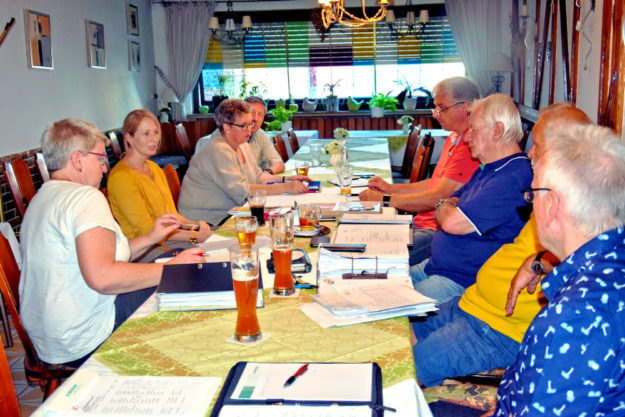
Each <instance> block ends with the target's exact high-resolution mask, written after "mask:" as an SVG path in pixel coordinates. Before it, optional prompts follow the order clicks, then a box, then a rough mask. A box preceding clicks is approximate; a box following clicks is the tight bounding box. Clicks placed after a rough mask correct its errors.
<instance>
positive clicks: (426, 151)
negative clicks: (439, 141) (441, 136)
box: [410, 133, 434, 182]
mask: <svg viewBox="0 0 625 417" xmlns="http://www.w3.org/2000/svg"><path fill="white" fill-rule="evenodd" d="M433 149H434V139H432V135H431V134H430V133H428V134H427V135H425V137H424V138H423V141H422V142H421V146H419V149H417V152H416V154H415V157H414V162H413V164H412V172H411V173H410V182H417V181H421V180H424V179H425V178H426V176H427V173H428V167H429V165H430V160H431V159H432V150H433Z"/></svg>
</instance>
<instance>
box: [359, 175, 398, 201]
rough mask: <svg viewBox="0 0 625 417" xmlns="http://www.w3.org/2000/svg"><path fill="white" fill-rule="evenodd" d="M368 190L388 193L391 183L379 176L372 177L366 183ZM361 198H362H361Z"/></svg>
mask: <svg viewBox="0 0 625 417" xmlns="http://www.w3.org/2000/svg"><path fill="white" fill-rule="evenodd" d="M367 186H368V187H369V189H370V190H374V191H378V192H380V193H382V194H390V193H391V184H389V183H388V182H386V181H384V180H383V179H382V178H380V177H373V178H371V179H370V180H369V183H368V184H367ZM361 200H362V199H361Z"/></svg>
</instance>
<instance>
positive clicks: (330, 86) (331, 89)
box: [325, 80, 341, 96]
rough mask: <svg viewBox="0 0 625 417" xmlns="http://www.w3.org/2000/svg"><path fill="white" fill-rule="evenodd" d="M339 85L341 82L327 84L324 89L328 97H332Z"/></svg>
mask: <svg viewBox="0 0 625 417" xmlns="http://www.w3.org/2000/svg"><path fill="white" fill-rule="evenodd" d="M340 83H341V80H338V81H335V82H333V83H327V84H326V85H325V87H326V88H327V89H328V91H329V92H330V96H333V95H334V89H335V88H336V87H337V86H338V85H339V84H340Z"/></svg>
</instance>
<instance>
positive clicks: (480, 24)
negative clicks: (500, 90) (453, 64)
mask: <svg viewBox="0 0 625 417" xmlns="http://www.w3.org/2000/svg"><path fill="white" fill-rule="evenodd" d="M500 2H501V0H445V7H446V9H447V17H448V19H449V24H450V25H451V31H452V32H453V34H454V39H455V40H456V46H457V47H458V52H459V53H460V56H461V57H462V61H463V62H464V66H465V69H466V72H467V76H468V77H469V78H470V79H472V80H473V81H475V83H476V84H477V85H478V87H479V88H480V93H481V94H482V96H484V95H486V94H488V92H489V90H490V89H491V87H492V82H491V79H490V78H491V77H490V76H491V74H489V73H487V72H486V71H484V68H485V66H486V65H488V62H489V61H490V59H491V56H492V55H493V54H495V53H496V52H501V51H502V50H501V3H500Z"/></svg>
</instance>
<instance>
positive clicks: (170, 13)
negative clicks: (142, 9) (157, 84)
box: [164, 1, 215, 120]
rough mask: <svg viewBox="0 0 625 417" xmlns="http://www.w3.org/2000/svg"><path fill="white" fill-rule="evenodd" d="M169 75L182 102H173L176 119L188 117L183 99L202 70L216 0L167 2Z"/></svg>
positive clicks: (169, 80)
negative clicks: (209, 23)
mask: <svg viewBox="0 0 625 417" xmlns="http://www.w3.org/2000/svg"><path fill="white" fill-rule="evenodd" d="M165 7H166V9H165V16H166V19H167V49H168V52H169V79H164V81H165V84H167V85H168V86H169V87H171V89H172V90H174V93H175V94H176V96H177V97H178V100H179V101H180V103H172V106H173V108H172V116H173V119H174V120H185V119H186V115H185V114H184V106H183V105H182V101H183V100H184V99H185V98H186V97H187V96H188V95H189V94H190V93H191V91H192V90H193V87H194V86H195V84H196V83H197V80H198V78H199V76H200V73H201V71H202V65H203V64H204V56H205V55H206V49H207V48H208V41H209V40H210V30H209V29H208V22H209V21H210V18H211V17H212V16H213V11H214V10H215V2H214V1H206V2H171V3H165Z"/></svg>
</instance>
